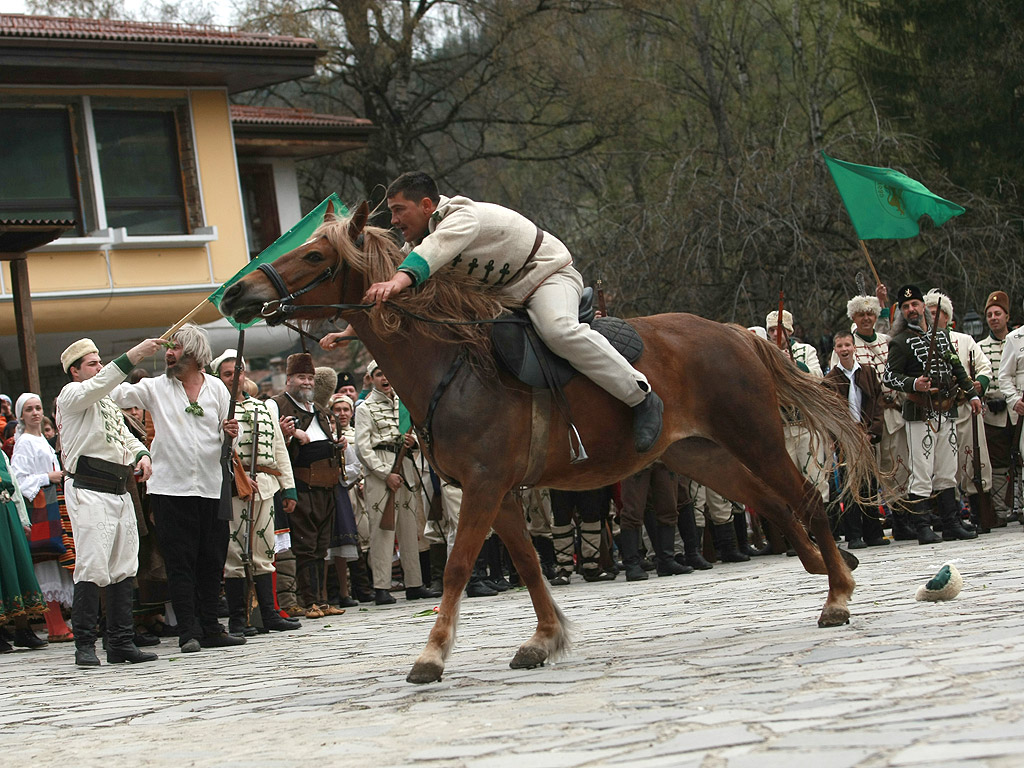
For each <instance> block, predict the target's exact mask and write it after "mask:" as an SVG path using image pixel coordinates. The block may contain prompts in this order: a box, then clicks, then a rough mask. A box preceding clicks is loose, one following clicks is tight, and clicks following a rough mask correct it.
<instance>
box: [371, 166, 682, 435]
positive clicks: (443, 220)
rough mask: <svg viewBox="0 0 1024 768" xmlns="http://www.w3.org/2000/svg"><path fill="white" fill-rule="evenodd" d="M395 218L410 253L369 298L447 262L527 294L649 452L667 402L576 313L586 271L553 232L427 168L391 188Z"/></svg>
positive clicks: (526, 300)
mask: <svg viewBox="0 0 1024 768" xmlns="http://www.w3.org/2000/svg"><path fill="white" fill-rule="evenodd" d="M387 198H388V209H389V210H390V211H391V224H392V225H393V226H395V227H397V228H398V229H399V230H401V232H402V235H403V236H404V237H405V245H404V246H403V249H402V250H403V252H404V253H405V254H406V256H405V260H404V261H403V262H402V263H401V264H400V265H399V267H398V269H397V270H396V272H395V274H394V275H393V276H392V277H391V279H390V280H387V281H385V282H380V283H374V284H373V285H371V286H370V288H369V290H368V291H367V292H366V301H373V302H376V303H378V304H379V303H381V302H383V301H387V300H388V298H390V297H391V296H394V295H396V294H398V293H401V292H402V291H403V290H405V289H406V288H409V287H410V286H415V285H419V284H420V283H422V282H423V281H424V280H427V279H428V278H429V277H430V276H431V275H434V274H436V273H437V272H438V270H440V269H442V268H443V267H450V268H453V269H458V270H466V271H467V272H468V274H469V275H471V276H473V277H479V279H480V280H481V281H482V282H484V283H490V284H492V285H494V286H500V290H501V291H502V292H503V293H504V294H506V295H507V296H510V297H512V298H514V299H516V300H519V301H522V303H523V305H524V307H525V309H526V312H527V314H528V315H529V317H530V320H531V321H532V322H533V325H534V328H535V329H536V331H537V335H538V336H540V338H541V339H542V340H543V341H544V343H545V344H547V345H548V347H549V348H550V349H551V351H553V352H554V353H555V354H557V355H560V356H561V357H564V358H565V359H566V360H568V361H569V362H570V363H571V364H572V365H573V366H574V367H575V368H576V370H578V371H579V372H580V373H582V374H583V375H584V376H586V377H587V378H589V379H590V380H591V381H593V382H594V383H595V384H597V385H598V386H600V387H601V388H602V389H604V390H605V391H607V392H608V393H609V394H610V395H612V396H614V397H616V398H617V399H619V400H621V401H622V402H624V403H625V404H626V405H628V406H630V407H631V408H632V409H633V442H634V445H635V446H636V450H637V452H638V453H645V452H646V451H649V450H650V449H651V447H652V446H653V445H654V444H655V443H656V442H657V440H658V436H659V435H660V434H661V416H662V409H663V405H662V402H661V398H660V397H658V395H657V394H656V393H655V392H654V391H653V390H652V389H651V386H650V384H649V383H648V382H647V377H646V376H644V374H642V373H640V371H638V370H636V369H635V368H633V366H631V365H630V364H629V363H628V362H626V360H625V358H624V357H622V355H620V354H619V353H618V352H617V351H616V350H615V349H614V348H613V347H612V345H611V344H610V343H609V342H608V340H607V339H605V337H604V336H602V335H601V334H599V333H598V332H597V331H595V330H593V329H592V328H591V327H590V326H589V325H588V324H587V323H581V322H580V320H579V304H580V296H581V294H582V292H583V278H582V277H581V275H580V273H579V272H577V271H576V269H575V268H574V267H573V266H572V254H570V253H569V249H568V248H566V247H565V245H564V244H563V243H562V242H561V241H560V240H559V239H558V238H556V237H555V236H554V235H552V234H550V233H549V232H544V231H543V230H541V229H540V228H539V227H538V226H537V225H536V224H534V223H533V222H531V221H530V220H529V219H527V218H526V217H524V216H522V215H520V214H518V213H516V212H515V211H512V210H509V209H508V208H503V207H501V206H500V205H494V204H492V203H477V202H474V201H473V200H470V199H469V198H467V197H461V196H458V197H451V198H449V197H445V196H443V195H440V194H439V193H438V191H437V184H436V183H435V182H434V180H433V179H432V178H431V177H430V176H428V175H427V174H425V173H421V172H410V173H404V174H402V175H401V176H399V177H398V178H397V179H395V180H394V181H393V182H391V185H390V186H389V187H388V190H387Z"/></svg>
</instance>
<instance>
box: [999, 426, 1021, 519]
mask: <svg viewBox="0 0 1024 768" xmlns="http://www.w3.org/2000/svg"><path fill="white" fill-rule="evenodd" d="M1021 427H1024V416H1020V415H1018V416H1017V426H1016V427H1014V428H1013V442H1012V443H1011V444H1010V471H1009V472H1008V473H1007V475H1006V498H1005V499H1004V501H1005V502H1006V506H1007V507H1008V508H1009V509H1011V510H1014V511H1016V509H1017V505H1018V504H1019V502H1020V500H1019V499H1018V498H1017V486H1018V485H1019V484H1020V464H1021V461H1020V435H1021Z"/></svg>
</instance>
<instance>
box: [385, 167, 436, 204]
mask: <svg viewBox="0 0 1024 768" xmlns="http://www.w3.org/2000/svg"><path fill="white" fill-rule="evenodd" d="M398 194H402V195H403V196H405V197H406V198H407V199H408V200H413V201H415V202H417V203H418V202H419V201H420V200H422V199H423V198H424V197H429V198H430V199H431V200H433V202H434V205H437V204H438V203H439V202H440V201H441V195H440V194H438V192H437V182H436V181H434V180H433V179H432V178H431V177H430V176H428V175H427V174H425V173H424V172H423V171H407V172H406V173H403V174H402V175H401V176H399V177H398V178H397V179H395V180H394V181H392V182H391V184H390V185H389V186H388V192H387V198H388V200H390V199H391V198H393V197H395V196H396V195H398Z"/></svg>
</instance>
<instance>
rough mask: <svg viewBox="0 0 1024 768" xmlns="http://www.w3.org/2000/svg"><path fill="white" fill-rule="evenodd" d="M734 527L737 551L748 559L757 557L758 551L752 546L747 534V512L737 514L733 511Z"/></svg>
mask: <svg viewBox="0 0 1024 768" xmlns="http://www.w3.org/2000/svg"><path fill="white" fill-rule="evenodd" d="M732 527H733V530H734V531H735V532H736V550H737V551H738V552H740V553H742V554H744V555H746V556H747V558H748V559H749V558H751V557H754V556H755V555H757V553H758V550H756V549H754V548H753V547H752V546H750V538H749V535H748V534H747V515H746V513H745V512H739V513H737V512H736V511H735V510H734V511H733V515H732Z"/></svg>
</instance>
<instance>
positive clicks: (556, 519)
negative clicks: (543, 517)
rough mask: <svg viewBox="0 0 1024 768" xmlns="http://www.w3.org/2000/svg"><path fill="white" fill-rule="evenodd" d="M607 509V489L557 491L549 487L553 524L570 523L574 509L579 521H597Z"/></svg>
mask: <svg viewBox="0 0 1024 768" xmlns="http://www.w3.org/2000/svg"><path fill="white" fill-rule="evenodd" d="M607 509H608V489H607V488H597V489H595V490H592V491H557V490H555V489H551V517H552V523H553V524H554V525H572V515H573V512H574V511H575V512H576V514H577V515H579V519H580V522H581V523H599V522H601V519H602V517H603V515H604V513H605V512H606V511H607Z"/></svg>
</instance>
